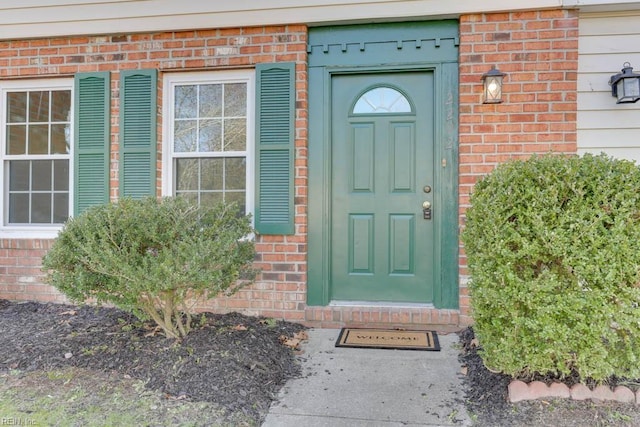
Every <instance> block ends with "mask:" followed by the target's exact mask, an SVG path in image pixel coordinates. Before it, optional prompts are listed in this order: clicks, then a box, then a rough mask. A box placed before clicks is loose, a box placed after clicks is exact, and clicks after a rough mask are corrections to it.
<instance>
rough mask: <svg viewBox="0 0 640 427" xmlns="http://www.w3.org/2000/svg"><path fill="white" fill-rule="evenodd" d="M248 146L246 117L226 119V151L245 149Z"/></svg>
mask: <svg viewBox="0 0 640 427" xmlns="http://www.w3.org/2000/svg"><path fill="white" fill-rule="evenodd" d="M246 147H247V121H246V119H226V120H225V121H224V151H244V150H245V149H246Z"/></svg>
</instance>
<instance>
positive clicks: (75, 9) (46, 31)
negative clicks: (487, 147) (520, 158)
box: [0, 0, 566, 39]
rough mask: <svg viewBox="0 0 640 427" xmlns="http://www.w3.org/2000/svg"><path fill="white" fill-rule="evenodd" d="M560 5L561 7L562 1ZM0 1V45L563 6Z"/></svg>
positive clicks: (332, 0)
mask: <svg viewBox="0 0 640 427" xmlns="http://www.w3.org/2000/svg"><path fill="white" fill-rule="evenodd" d="M564 1H566V0H564ZM534 3H535V6H532V2H531V0H455V1H442V0H347V1H345V0H62V1H60V0H58V1H56V0H0V39H20V38H34V37H45V36H56V35H58V36H62V35H76V34H114V33H131V32H143V31H163V30H187V29H198V28H222V27H238V26H256V25H279V24H321V23H322V24H325V23H338V22H342V23H350V22H373V21H387V20H407V19H423V18H451V17H457V16H459V15H460V14H463V13H477V12H492V11H508V10H525V9H531V8H532V7H533V8H536V9H549V8H558V7H561V6H562V3H563V0H536V1H535V2H534Z"/></svg>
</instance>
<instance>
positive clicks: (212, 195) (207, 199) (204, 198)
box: [200, 191, 223, 207]
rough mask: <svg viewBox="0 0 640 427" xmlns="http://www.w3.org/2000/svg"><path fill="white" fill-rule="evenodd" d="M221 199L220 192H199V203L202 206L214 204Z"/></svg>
mask: <svg viewBox="0 0 640 427" xmlns="http://www.w3.org/2000/svg"><path fill="white" fill-rule="evenodd" d="M222 201H223V196H222V192H220V191H218V192H206V193H202V194H200V204H201V205H202V206H209V207H211V206H215V205H217V204H218V203H221V202H222Z"/></svg>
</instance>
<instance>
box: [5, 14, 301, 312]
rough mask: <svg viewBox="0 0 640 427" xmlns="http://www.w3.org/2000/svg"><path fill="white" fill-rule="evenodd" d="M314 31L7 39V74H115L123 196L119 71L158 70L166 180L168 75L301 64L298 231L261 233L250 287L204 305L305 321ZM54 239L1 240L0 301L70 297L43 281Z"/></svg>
mask: <svg viewBox="0 0 640 427" xmlns="http://www.w3.org/2000/svg"><path fill="white" fill-rule="evenodd" d="M306 51H307V30H306V27H305V26H302V25H289V26H276V27H255V28H237V29H220V30H206V31H184V32H166V33H155V34H133V35H115V36H91V37H67V38H54V39H34V40H19V41H3V42H0V79H5V80H6V79H25V78H36V77H38V78H49V77H59V76H67V77H71V76H73V75H74V74H75V73H79V72H93V71H110V72H111V106H112V111H111V166H110V179H111V182H110V196H111V199H112V200H116V199H117V197H118V119H119V118H118V114H119V110H118V108H119V87H118V85H119V72H120V71H121V70H128V69H148V68H155V69H157V70H158V71H159V72H160V79H159V81H158V89H159V93H158V136H159V138H158V163H157V164H158V180H157V191H158V195H160V189H161V179H162V170H161V165H162V159H161V155H162V139H163V138H162V117H161V112H162V83H161V76H162V73H163V72H180V71H199V70H203V71H204V70H207V71H212V70H222V69H239V68H252V67H253V66H255V64H257V63H264V62H281V61H294V62H296V64H297V65H296V92H297V93H296V124H295V129H296V140H295V146H296V152H295V158H296V163H295V168H296V180H295V202H296V215H295V226H296V234H295V235H293V236H259V237H258V238H257V247H258V249H259V251H260V254H259V256H258V260H257V263H256V264H257V267H259V268H261V269H262V270H263V273H262V276H261V277H259V278H258V281H257V283H256V284H255V285H254V286H252V287H251V288H247V289H244V290H242V291H240V292H239V293H238V294H237V295H235V296H234V297H232V298H229V299H219V300H212V301H211V302H210V303H209V304H208V305H207V306H205V307H201V308H208V309H216V310H218V311H233V310H242V311H244V312H247V313H250V314H263V315H266V316H273V317H278V318H284V319H290V320H301V319H303V317H304V302H305V298H306V251H307V245H306V228H307V227H306V224H307V223H306V221H307V219H306V206H307V133H306V132H307V119H306V117H307V116H306V111H307V87H306V85H307V74H306V62H307V53H306ZM51 243H52V241H50V240H27V239H0V298H7V299H34V300H40V301H65V298H64V296H62V295H61V294H59V293H58V292H57V291H56V290H55V289H53V288H51V287H50V286H48V285H46V284H44V283H43V278H44V273H43V272H42V271H41V267H40V266H41V258H42V256H43V255H44V254H45V253H46V250H47V249H48V248H49V247H50V245H51Z"/></svg>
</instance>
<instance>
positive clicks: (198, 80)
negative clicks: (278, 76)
mask: <svg viewBox="0 0 640 427" xmlns="http://www.w3.org/2000/svg"><path fill="white" fill-rule="evenodd" d="M207 83H246V84H247V130H246V131H247V150H246V165H247V168H246V173H247V176H246V183H247V184H246V185H247V188H246V208H247V213H250V214H251V215H252V222H253V214H254V194H255V173H254V171H255V166H254V163H255V161H254V159H255V155H254V153H255V137H254V128H255V73H254V71H253V70H235V71H196V72H185V73H167V74H165V75H164V77H163V87H162V106H163V107H162V117H163V123H162V135H163V136H162V195H163V196H165V197H166V196H173V194H174V191H175V189H174V188H173V187H174V179H173V172H174V170H173V159H174V157H180V156H183V157H189V155H188V153H180V154H178V155H175V156H174V152H173V144H172V143H171V142H172V141H173V134H172V130H173V126H172V122H173V116H174V105H173V93H174V90H175V87H176V86H178V85H182V84H207ZM231 153H232V152H230V154H231Z"/></svg>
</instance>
